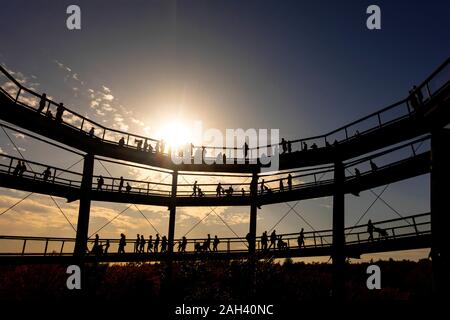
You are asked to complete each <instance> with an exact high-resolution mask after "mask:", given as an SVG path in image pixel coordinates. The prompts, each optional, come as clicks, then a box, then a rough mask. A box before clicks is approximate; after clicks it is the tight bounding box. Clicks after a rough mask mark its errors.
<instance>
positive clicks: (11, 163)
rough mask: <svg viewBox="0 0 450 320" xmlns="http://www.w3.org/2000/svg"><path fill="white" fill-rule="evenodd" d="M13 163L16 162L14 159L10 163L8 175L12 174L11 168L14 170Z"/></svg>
mask: <svg viewBox="0 0 450 320" xmlns="http://www.w3.org/2000/svg"><path fill="white" fill-rule="evenodd" d="M13 161H14V159H13V158H11V160H10V161H9V167H8V174H10V173H11V168H12V165H13Z"/></svg>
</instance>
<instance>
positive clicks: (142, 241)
mask: <svg viewBox="0 0 450 320" xmlns="http://www.w3.org/2000/svg"><path fill="white" fill-rule="evenodd" d="M144 248H145V239H144V235H143V234H141V241H140V243H139V252H141V253H144Z"/></svg>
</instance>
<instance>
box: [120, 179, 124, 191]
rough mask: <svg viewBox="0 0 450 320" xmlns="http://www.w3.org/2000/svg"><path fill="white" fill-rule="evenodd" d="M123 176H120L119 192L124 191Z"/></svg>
mask: <svg viewBox="0 0 450 320" xmlns="http://www.w3.org/2000/svg"><path fill="white" fill-rule="evenodd" d="M123 182H124V181H123V177H120V181H119V192H122V188H123Z"/></svg>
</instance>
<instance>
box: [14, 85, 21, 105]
mask: <svg viewBox="0 0 450 320" xmlns="http://www.w3.org/2000/svg"><path fill="white" fill-rule="evenodd" d="M21 91H22V88H21V87H19V90H18V91H17V94H16V99H15V100H14V102H15V103H17V100H19V96H20V92H21Z"/></svg>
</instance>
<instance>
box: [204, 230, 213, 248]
mask: <svg viewBox="0 0 450 320" xmlns="http://www.w3.org/2000/svg"><path fill="white" fill-rule="evenodd" d="M203 249H204V250H205V251H211V235H210V234H209V233H208V238H207V239H206V240H205V242H204V244H203Z"/></svg>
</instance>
